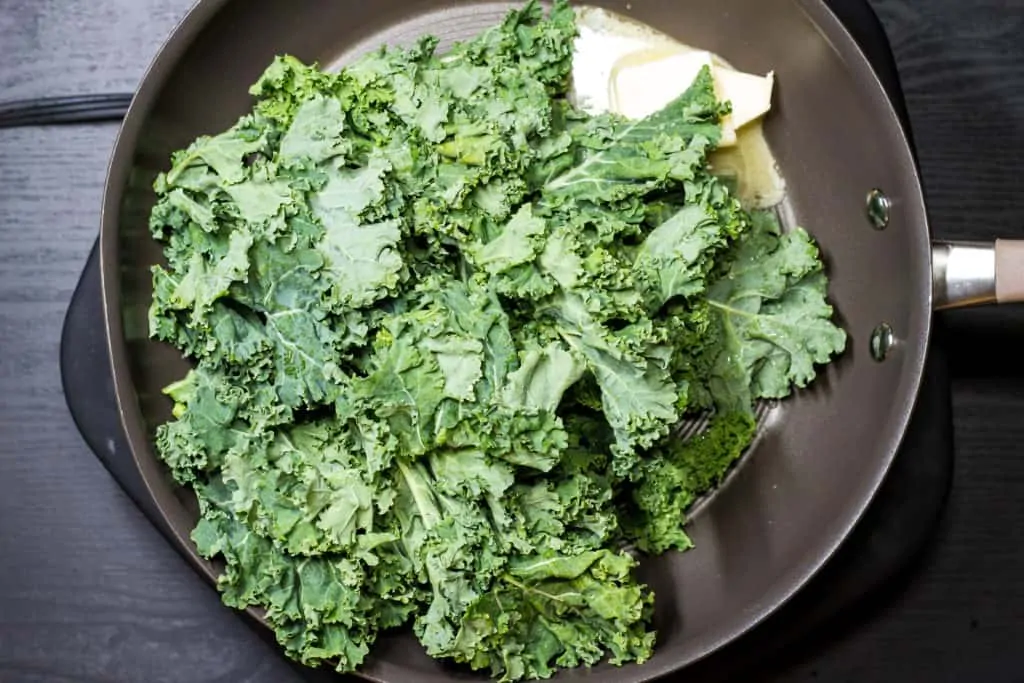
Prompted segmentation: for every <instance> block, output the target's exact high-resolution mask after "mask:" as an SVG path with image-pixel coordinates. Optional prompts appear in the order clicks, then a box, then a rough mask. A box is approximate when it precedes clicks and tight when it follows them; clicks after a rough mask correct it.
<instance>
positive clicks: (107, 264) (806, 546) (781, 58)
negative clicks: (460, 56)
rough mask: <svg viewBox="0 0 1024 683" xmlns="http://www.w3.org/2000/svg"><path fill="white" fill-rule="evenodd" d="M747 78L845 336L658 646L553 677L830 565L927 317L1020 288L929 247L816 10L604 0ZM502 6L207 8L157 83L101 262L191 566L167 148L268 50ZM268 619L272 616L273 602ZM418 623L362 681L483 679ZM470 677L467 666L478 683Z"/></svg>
mask: <svg viewBox="0 0 1024 683" xmlns="http://www.w3.org/2000/svg"><path fill="white" fill-rule="evenodd" d="M590 4H593V5H597V6H603V7H606V8H608V9H611V10H614V11H617V12H619V13H621V14H624V15H626V16H629V17H632V18H635V19H637V20H639V21H642V22H645V23H648V24H650V25H652V26H654V27H656V28H658V29H660V30H662V31H664V32H666V33H668V34H669V35H671V36H673V37H675V38H677V39H679V40H681V41H683V42H684V43H688V44H692V45H696V46H699V47H702V48H706V49H709V50H711V51H714V52H717V53H719V54H721V55H723V56H724V57H725V58H726V59H727V60H729V61H730V62H731V63H733V64H734V65H735V66H736V67H737V68H739V69H741V70H744V71H750V72H755V73H756V72H761V73H764V72H767V71H769V70H774V71H775V72H776V74H777V76H778V88H777V95H776V101H775V103H774V108H773V111H772V113H771V114H770V115H769V117H768V119H767V121H766V125H765V132H766V135H767V138H768V140H769V143H770V145H771V147H772V148H773V151H774V153H775V156H776V158H777V160H778V162H779V165H780V167H781V169H782V173H783V175H784V176H785V178H786V181H787V186H788V196H787V199H786V201H785V203H784V205H783V207H782V209H783V215H784V217H785V218H786V220H787V221H788V222H790V223H796V224H800V225H804V226H806V227H807V228H808V229H809V230H810V231H811V233H812V234H813V235H814V236H815V238H816V239H817V240H818V242H819V243H820V245H821V247H822V250H823V253H824V254H825V256H826V258H827V267H828V271H829V275H830V279H831V280H830V281H831V284H830V296H831V299H832V301H833V302H834V304H835V306H836V308H837V310H838V312H839V315H840V316H841V323H842V325H843V327H844V328H845V329H846V330H847V332H848V333H849V334H850V344H849V346H848V350H847V352H846V353H845V355H844V356H843V357H842V358H841V359H840V360H839V361H838V362H837V363H835V364H833V365H832V366H829V368H828V369H827V370H826V371H825V372H824V373H823V375H822V376H821V377H820V378H819V380H818V381H817V382H816V383H815V384H814V385H813V386H812V388H811V389H809V390H806V391H803V392H800V393H799V394H798V395H797V396H796V397H795V398H793V399H791V400H788V401H785V402H783V403H782V404H780V405H779V406H777V407H775V408H773V409H772V410H771V411H770V412H769V413H767V416H766V419H764V420H763V421H762V423H761V430H760V433H759V436H758V439H757V441H756V442H755V444H754V446H753V447H752V449H751V452H750V453H749V454H748V455H747V456H746V458H745V459H744V461H743V462H742V463H741V465H740V466H739V467H738V468H736V469H735V470H734V472H733V474H732V475H731V476H730V477H729V479H728V480H727V481H726V482H725V484H724V485H723V486H722V487H721V488H720V489H719V491H718V492H717V493H716V494H715V495H714V496H713V497H712V498H711V500H709V501H707V502H706V503H705V504H704V505H702V506H701V508H700V510H699V511H697V513H696V514H695V515H694V519H693V520H692V522H691V524H690V526H689V532H690V535H691V536H692V538H693V540H694V542H695V544H696V549H695V550H693V551H691V552H689V553H686V554H682V555H679V554H673V553H669V554H666V555H664V556H662V557H659V558H653V559H650V560H646V561H645V562H644V564H643V566H642V570H641V571H642V576H641V578H642V579H643V580H644V581H646V582H647V583H649V584H650V585H651V586H652V587H653V589H654V591H655V595H656V604H657V612H656V616H655V626H656V627H657V629H658V646H657V648H656V653H655V656H654V657H653V658H652V659H651V660H649V661H648V662H646V663H645V664H643V665H632V666H628V667H626V668H616V667H611V666H608V665H602V666H599V667H595V668H593V669H591V670H589V671H568V672H564V673H562V674H560V675H559V677H558V680H563V681H571V680H583V679H586V680H587V681H591V682H593V683H599V682H600V683H604V682H611V681H616V682H619V683H622V682H627V681H647V680H651V679H653V678H656V677H658V676H660V675H663V674H666V673H668V672H670V671H674V670H676V669H679V668H681V667H683V666H685V665H687V664H689V663H692V662H694V661H696V660H697V659H700V658H701V657H704V656H706V655H707V654H709V653H711V652H712V651H714V650H716V649H718V648H720V647H721V646H723V645H725V644H726V643H728V642H729V641H731V640H733V639H735V638H736V637H738V636H739V635H741V634H742V633H744V632H746V631H747V630H748V629H750V628H751V627H752V626H754V625H756V624H757V623H759V622H760V621H761V620H763V619H764V618H765V617H766V616H768V615H769V614H770V613H772V612H773V611H774V610H776V609H777V608H778V607H779V606H780V605H781V604H782V603H784V602H785V601H786V600H787V599H788V598H789V597H790V596H792V595H793V594H794V593H795V592H796V591H797V590H798V589H799V588H800V587H801V586H802V585H803V584H804V583H806V582H807V581H808V579H810V577H811V576H812V575H813V574H814V573H815V572H816V571H817V570H818V569H819V568H820V567H821V566H822V565H823V564H824V563H825V561H826V560H827V559H828V558H829V557H830V556H831V554H832V553H833V552H834V551H835V550H836V548H837V547H838V546H839V544H840V543H841V542H842V540H843V539H844V537H845V536H846V535H847V534H848V533H849V532H850V531H851V529H852V528H853V526H854V524H855V523H856V521H857V520H858V518H859V517H860V516H861V514H862V512H863V511H864V510H865V508H866V507H867V505H868V503H869V502H870V500H871V498H872V496H873V495H874V493H875V491H876V490H877V488H878V486H879V484H880V483H881V481H882V479H883V478H884V476H885V473H886V471H887V469H888V467H889V464H890V462H891V461H892V458H893V456H894V454H895V453H896V451H897V448H898V447H899V445H900V442H901V439H902V437H903V433H904V429H905V428H906V426H907V423H908V420H909V417H910V414H911V411H912V409H913V407H914V404H915V399H916V396H917V392H918V390H919V387H920V383H921V376H922V371H923V368H924V362H925V357H926V354H927V351H928V345H929V335H930V332H931V320H932V310H933V307H934V308H945V307H952V306H959V305H967V304H977V303H989V302H994V301H997V300H999V301H1012V300H1018V299H1020V298H1021V295H1022V294H1024V267H1022V265H1024V248H1022V247H1021V246H1020V245H1019V244H1017V243H1013V242H997V243H995V244H952V243H943V244H938V243H936V244H934V245H933V243H932V242H931V240H930V232H929V226H928V218H927V214H926V211H925V203H924V197H923V193H922V188H921V185H920V181H919V178H918V176H917V171H916V166H915V164H914V160H913V157H912V153H911V149H910V146H909V143H908V139H907V134H906V131H904V130H903V129H902V127H901V124H900V121H899V119H898V117H897V115H896V112H895V111H894V109H893V106H892V104H891V102H890V101H889V99H888V97H887V95H886V93H885V91H884V89H883V88H882V86H881V84H880V82H879V80H878V78H877V76H876V74H875V73H874V71H873V70H872V67H871V65H870V63H869V62H868V60H867V59H866V58H865V56H864V55H863V54H862V53H861V51H860V49H859V48H858V46H857V44H856V43H855V42H854V40H853V39H852V38H851V36H850V35H849V34H848V33H847V31H846V29H845V28H844V27H843V26H842V24H841V23H840V22H839V21H838V20H837V19H836V17H835V16H834V15H833V14H832V13H831V12H830V11H829V10H828V9H827V8H826V6H825V5H824V4H823V3H822V2H821V1H820V0H759V1H758V2H750V1H749V0H686V1H685V2H669V1H668V0H631V2H629V3H628V4H627V3H626V2H624V1H622V2H612V1H605V0H595V1H594V2H592V3H590ZM510 7H511V5H509V4H507V3H493V2H466V1H464V0H376V1H375V2H372V3H370V2H366V3H356V2H339V1H338V0H319V1H318V0H303V1H298V2H296V1H292V2H284V0H200V1H199V2H198V3H197V4H196V5H195V6H194V8H193V9H192V11H191V12H190V14H189V15H188V16H187V17H186V18H185V19H184V21H183V22H182V23H181V24H180V25H179V26H178V27H177V29H176V30H175V31H174V33H173V34H172V36H171V37H170V39H169V40H168V41H167V43H166V44H165V45H164V47H163V48H162V50H161V51H160V53H159V55H158V56H157V57H156V59H155V61H154V62H153V63H152V65H151V67H150V69H149V71H148V72H147V74H146V75H145V77H144V79H143V81H142V84H141V85H140V87H139V89H138V91H137V93H136V96H135V98H134V101H133V104H132V106H131V108H130V111H129V113H128V115H127V117H126V118H125V121H124V124H123V126H122V129H121V132H120V135H119V137H118V140H117V143H116V147H115V150H114V153H113V157H112V160H111V164H110V168H109V174H108V178H107V185H106V190H105V195H104V203H103V214H102V229H101V238H100V240H101V270H102V283H103V296H104V305H105V317H106V325H107V334H108V337H109V342H110V353H111V359H112V362H113V367H114V375H115V377H114V379H115V387H116V391H117V399H118V405H119V410H120V413H121V419H122V421H123V425H124V429H125V432H126V434H127V437H128V440H129V443H130V445H131V449H132V452H133V454H134V459H135V462H136V463H137V465H138V468H139V471H140V473H141V475H142V478H143V480H144V481H145V483H146V485H147V486H148V488H149V492H150V494H151V495H152V497H153V499H154V500H155V502H156V504H157V506H158V508H159V510H160V512H161V514H162V515H163V517H164V519H165V521H166V524H167V527H168V528H169V529H170V531H171V533H172V534H173V536H174V538H175V539H176V540H177V542H178V543H179V544H180V545H181V548H182V549H183V550H184V552H185V553H186V555H187V556H188V558H189V559H190V560H191V562H192V563H193V564H194V565H195V566H196V568H197V569H198V570H199V571H200V572H201V573H203V574H204V575H205V576H206V577H208V578H209V579H210V580H211V581H214V580H215V579H216V576H217V571H218V569H217V567H216V565H214V564H213V563H210V562H208V561H206V560H204V559H203V558H201V557H199V555H198V554H197V553H196V551H195V549H194V546H193V545H192V542H191V541H190V539H189V533H190V531H191V529H192V528H193V526H194V523H195V521H196V519H197V508H196V505H195V500H194V498H193V497H192V495H191V493H190V492H189V491H187V490H183V489H179V488H178V487H176V486H175V485H174V483H173V481H172V480H171V478H170V476H169V474H168V473H167V472H166V470H165V469H164V468H163V466H162V464H161V463H160V462H159V460H158V459H157V458H156V456H155V454H154V450H153V446H152V440H151V437H152V432H153V429H154V427H155V426H156V425H158V424H160V423H162V422H164V421H166V420H167V419H169V417H170V405H169V402H168V401H167V399H166V398H165V397H164V396H163V395H162V394H161V391H160V390H161V388H162V387H164V386H165V385H166V384H168V383H169V382H171V381H173V380H176V379H179V378H180V377H181V376H183V375H184V373H185V372H186V370H187V365H186V361H184V360H183V359H182V358H181V356H180V354H179V353H178V352H177V351H176V350H174V349H171V348H169V347H167V346H165V345H163V344H158V343H156V342H153V341H151V340H150V339H149V337H148V329H147V308H148V306H149V303H150V297H151V282H150V266H151V265H152V264H154V263H157V262H159V260H160V247H159V245H157V244H156V243H155V242H153V240H152V239H151V238H150V236H149V231H148V228H147V221H148V215H149V211H150V209H151V207H152V205H153V202H154V200H155V197H154V195H153V192H152V190H151V184H152V181H153V179H154V177H155V176H156V174H157V173H159V172H160V171H162V170H164V169H165V168H166V165H167V163H168V159H169V156H170V154H171V152H172V151H174V150H177V149H179V148H182V147H185V146H186V145H187V144H188V143H190V142H191V141H192V140H193V139H194V138H196V137H197V136H199V135H201V134H213V133H216V132H219V131H221V130H223V129H225V128H227V127H229V126H230V125H231V124H232V123H234V121H235V120H237V118H238V117H239V116H240V115H242V114H243V113H245V112H246V111H247V110H248V109H249V108H250V106H251V101H250V98H249V95H248V93H247V89H248V86H249V85H250V84H251V83H253V82H255V80H256V79H257V78H258V77H259V75H260V74H261V73H262V71H263V69H264V68H265V67H266V65H267V64H269V63H270V62H271V60H272V59H273V57H274V56H275V55H277V54H280V53H291V54H294V55H295V56H297V57H299V58H300V59H302V60H304V61H307V62H312V61H316V62H319V63H320V64H321V65H324V66H337V65H340V64H344V63H346V62H347V61H350V60H351V59H353V58H354V57H355V56H357V55H359V54H361V53H363V52H365V51H367V50H370V49H373V48H375V47H377V46H379V45H380V44H381V43H384V42H388V43H408V42H410V41H411V40H413V39H414V38H416V37H417V36H419V35H421V34H423V33H433V34H435V35H438V36H439V37H440V38H441V39H442V49H443V47H444V44H445V43H446V42H447V41H451V40H453V39H462V38H468V37H470V36H472V35H474V34H476V33H477V32H479V31H480V30H482V29H483V28H485V27H487V26H490V25H492V24H494V23H496V22H497V21H499V20H500V18H501V17H502V16H503V15H504V13H505V12H506V11H507V10H508V9H509V8H510ZM252 615H253V616H254V617H255V618H257V619H258V618H259V614H258V612H255V611H253V612H252ZM411 638H412V636H411V635H403V634H388V635H385V636H384V637H382V638H381V639H380V640H379V641H378V644H377V646H376V647H375V648H374V649H373V651H372V652H371V657H370V659H369V661H368V663H367V664H366V665H365V667H364V668H363V670H362V671H361V672H360V675H363V676H365V677H367V678H369V679H372V680H377V681H388V682H395V681H402V682H404V681H421V682H423V683H440V682H441V681H450V680H452V679H453V677H457V678H459V679H461V680H471V679H472V677H471V676H470V674H468V673H465V672H462V671H461V670H460V671H454V670H452V669H451V668H449V667H447V666H445V665H443V664H441V663H439V662H436V661H434V660H431V659H430V658H428V657H427V656H426V655H425V654H423V653H422V651H421V649H420V648H419V647H418V646H417V645H415V644H414V642H413V641H412V640H411ZM467 677H469V678H467Z"/></svg>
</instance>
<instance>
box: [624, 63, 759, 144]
mask: <svg viewBox="0 0 1024 683" xmlns="http://www.w3.org/2000/svg"><path fill="white" fill-rule="evenodd" d="M705 66H706V67H709V68H710V69H711V73H712V77H713V78H714V81H715V94H716V96H717V97H718V99H720V100H723V101H729V102H731V103H732V113H731V114H730V115H729V116H726V117H725V118H723V119H722V140H721V142H720V143H719V145H720V146H721V147H729V146H731V145H735V144H736V131H737V130H738V129H739V128H742V127H743V126H745V125H747V124H749V123H751V122H752V121H755V120H757V119H759V118H761V117H762V116H764V115H765V114H766V113H768V110H769V109H771V99H772V88H773V86H774V80H775V79H774V74H772V73H769V74H768V75H767V76H757V75H754V74H748V73H743V72H741V71H736V70H734V69H730V68H728V67H725V66H723V65H722V64H720V63H718V62H717V60H716V59H715V57H714V55H712V54H711V53H710V52H704V51H701V50H680V51H671V52H670V51H666V50H642V51H638V52H635V53H631V54H628V55H624V56H622V57H620V58H619V60H618V61H617V62H616V64H615V66H614V67H613V68H612V70H611V75H610V79H609V83H608V89H609V97H608V100H609V109H610V110H611V111H614V112H617V113H619V114H621V115H623V116H625V117H627V118H631V119H642V118H644V117H646V116H649V115H651V114H653V113H655V112H656V111H658V110H660V109H662V108H663V107H665V105H667V104H668V103H669V102H671V101H672V100H674V99H675V98H677V97H679V95H681V94H682V93H683V92H684V91H685V90H686V89H687V88H688V87H690V84H691V83H693V80H694V79H695V78H696V77H697V75H698V74H699V73H700V70H701V69H702V68H704V67H705Z"/></svg>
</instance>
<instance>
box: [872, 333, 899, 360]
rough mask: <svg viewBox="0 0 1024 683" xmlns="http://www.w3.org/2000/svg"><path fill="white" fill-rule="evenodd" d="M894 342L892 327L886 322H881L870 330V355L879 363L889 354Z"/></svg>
mask: <svg viewBox="0 0 1024 683" xmlns="http://www.w3.org/2000/svg"><path fill="white" fill-rule="evenodd" d="M894 343H895V337H894V336H893V333H892V327H891V326H890V325H889V324H888V323H881V324H879V325H878V327H876V328H875V329H874V331H872V332H871V357H872V358H874V359H875V360H876V361H878V362H879V363H881V362H882V361H884V360H885V358H886V356H888V355H889V351H890V349H892V347H893V344H894Z"/></svg>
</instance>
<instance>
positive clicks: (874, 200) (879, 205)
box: [867, 188, 892, 230]
mask: <svg viewBox="0 0 1024 683" xmlns="http://www.w3.org/2000/svg"><path fill="white" fill-rule="evenodd" d="M867 206H868V220H869V221H871V225H872V227H874V228H875V230H885V229H886V228H887V227H888V226H889V209H890V207H891V206H892V204H891V203H890V202H889V198H888V197H886V196H885V193H884V192H882V191H881V190H879V189H877V188H876V189H874V190H871V192H868V200H867Z"/></svg>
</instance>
